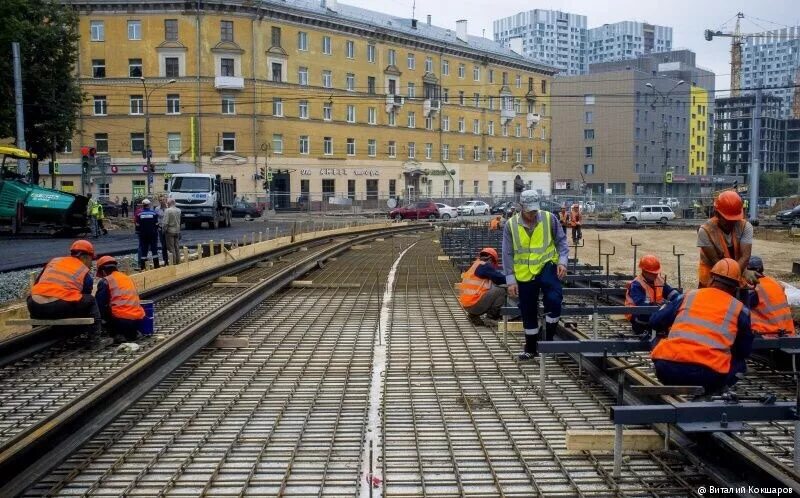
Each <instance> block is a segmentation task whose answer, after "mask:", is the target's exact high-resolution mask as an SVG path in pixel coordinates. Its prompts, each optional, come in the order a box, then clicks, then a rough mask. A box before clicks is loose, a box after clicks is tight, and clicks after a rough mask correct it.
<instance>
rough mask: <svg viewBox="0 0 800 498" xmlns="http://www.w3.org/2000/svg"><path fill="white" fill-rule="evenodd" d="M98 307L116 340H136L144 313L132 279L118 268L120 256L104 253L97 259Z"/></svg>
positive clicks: (118, 341)
mask: <svg viewBox="0 0 800 498" xmlns="http://www.w3.org/2000/svg"><path fill="white" fill-rule="evenodd" d="M97 276H98V277H99V278H100V280H99V281H98V282H97V293H96V299H97V307H98V308H99V309H100V316H102V317H103V321H105V323H106V327H107V330H109V332H110V334H111V336H112V337H113V338H114V342H117V343H120V342H124V341H135V340H136V339H138V338H139V330H140V328H141V326H142V320H143V319H144V316H145V313H144V308H142V306H141V304H140V303H139V293H138V292H137V290H136V285H135V284H134V283H133V280H131V278H130V277H129V276H127V275H125V274H124V273H122V272H121V271H118V270H117V260H116V259H114V258H113V257H112V256H103V257H101V258H100V259H98V260H97Z"/></svg>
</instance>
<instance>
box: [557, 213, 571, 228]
mask: <svg viewBox="0 0 800 498" xmlns="http://www.w3.org/2000/svg"><path fill="white" fill-rule="evenodd" d="M558 221H560V222H561V225H562V226H566V225H567V224H568V223H569V215H568V214H567V212H566V211H563V212H561V211H560V212H559V213H558Z"/></svg>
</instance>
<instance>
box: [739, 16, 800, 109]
mask: <svg viewBox="0 0 800 498" xmlns="http://www.w3.org/2000/svg"><path fill="white" fill-rule="evenodd" d="M741 75H742V76H741V87H742V88H743V89H745V90H743V91H742V93H743V94H749V93H752V92H750V91H748V90H746V89H747V88H764V89H765V90H764V93H765V94H768V95H772V96H775V97H780V99H781V105H780V109H779V113H780V116H781V117H783V118H787V117H792V116H793V117H798V118H800V102H797V101H796V100H797V99H796V98H795V97H796V92H797V88H793V86H794V85H796V84H798V82H800V26H795V27H791V28H784V29H780V30H775V31H768V32H765V33H763V34H762V35H761V36H748V37H746V38H745V39H744V42H743V46H742V71H741ZM793 109H794V112H793Z"/></svg>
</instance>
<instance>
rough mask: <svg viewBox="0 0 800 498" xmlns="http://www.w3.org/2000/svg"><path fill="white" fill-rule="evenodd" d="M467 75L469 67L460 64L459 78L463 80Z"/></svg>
mask: <svg viewBox="0 0 800 498" xmlns="http://www.w3.org/2000/svg"><path fill="white" fill-rule="evenodd" d="M466 74H467V66H465V65H464V64H459V65H458V77H459V78H462V79H463V78H464V77H465V76H466Z"/></svg>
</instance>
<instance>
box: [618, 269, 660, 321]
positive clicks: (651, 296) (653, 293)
mask: <svg viewBox="0 0 800 498" xmlns="http://www.w3.org/2000/svg"><path fill="white" fill-rule="evenodd" d="M633 282H639V285H641V286H642V289H644V293H645V295H646V296H647V304H651V305H661V304H662V303H663V302H664V277H662V276H661V275H658V276H657V277H656V280H655V282H653V284H654V285H655V288H653V287H651V286H650V284H649V283H647V280H645V279H644V277H643V276H641V275H639V276H637V277H636V278H635V279H633V281H631V282H628V285H627V286H625V306H636V303H634V302H633V299H632V298H631V284H633ZM625 318H627V319H628V320H630V319H631V318H633V315H631V314H626V315H625Z"/></svg>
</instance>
